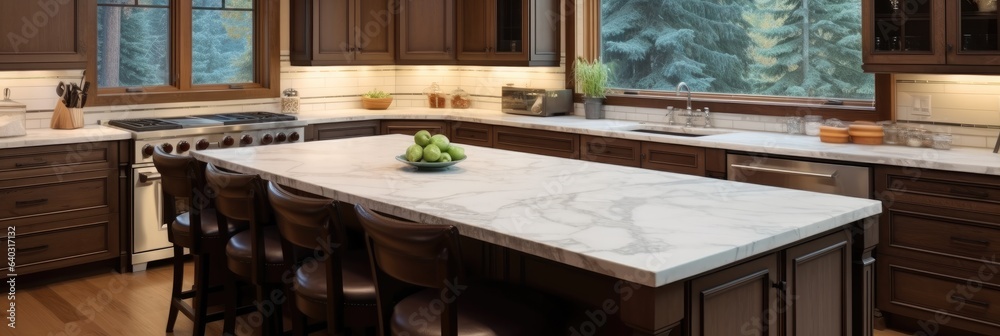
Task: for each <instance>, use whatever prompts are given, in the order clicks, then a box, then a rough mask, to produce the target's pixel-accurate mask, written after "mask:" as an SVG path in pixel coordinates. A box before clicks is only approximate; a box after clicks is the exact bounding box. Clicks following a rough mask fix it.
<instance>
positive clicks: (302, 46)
mask: <svg viewBox="0 0 1000 336" xmlns="http://www.w3.org/2000/svg"><path fill="white" fill-rule="evenodd" d="M392 3H393V0H291V2H290V3H289V8H290V11H291V16H290V18H289V22H290V24H291V27H290V28H291V38H290V41H291V43H290V48H291V63H292V65H360V64H392V63H393V62H394V54H395V50H394V47H395V26H394V25H395V20H396V18H395V14H394V13H395V12H394V10H395V8H394V7H393V6H392Z"/></svg>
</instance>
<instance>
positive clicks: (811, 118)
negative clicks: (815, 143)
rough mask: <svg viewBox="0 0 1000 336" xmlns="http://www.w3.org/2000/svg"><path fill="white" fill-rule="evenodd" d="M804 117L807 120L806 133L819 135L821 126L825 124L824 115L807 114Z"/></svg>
mask: <svg viewBox="0 0 1000 336" xmlns="http://www.w3.org/2000/svg"><path fill="white" fill-rule="evenodd" d="M803 119H804V120H805V131H806V135H812V136H817V135H819V127H820V126H823V116H818V115H807V116H805V117H804V118H803Z"/></svg>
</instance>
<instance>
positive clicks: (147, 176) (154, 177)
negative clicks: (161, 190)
mask: <svg viewBox="0 0 1000 336" xmlns="http://www.w3.org/2000/svg"><path fill="white" fill-rule="evenodd" d="M162 178H163V177H162V176H160V174H157V173H141V174H139V183H146V182H150V181H159V180H160V179H162Z"/></svg>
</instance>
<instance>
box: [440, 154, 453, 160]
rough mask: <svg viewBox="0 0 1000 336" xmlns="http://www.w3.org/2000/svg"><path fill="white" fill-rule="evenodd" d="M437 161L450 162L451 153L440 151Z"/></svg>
mask: <svg viewBox="0 0 1000 336" xmlns="http://www.w3.org/2000/svg"><path fill="white" fill-rule="evenodd" d="M438 162H451V155H449V154H448V153H441V158H439V159H438Z"/></svg>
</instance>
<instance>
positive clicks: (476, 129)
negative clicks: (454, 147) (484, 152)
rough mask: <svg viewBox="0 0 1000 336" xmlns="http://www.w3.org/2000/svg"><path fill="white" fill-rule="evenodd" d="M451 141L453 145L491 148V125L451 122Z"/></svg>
mask: <svg viewBox="0 0 1000 336" xmlns="http://www.w3.org/2000/svg"><path fill="white" fill-rule="evenodd" d="M451 141H452V142H454V143H460V144H467V145H474V146H483V147H493V125H486V124H478V123H470V122H461V121H453V122H452V123H451Z"/></svg>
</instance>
